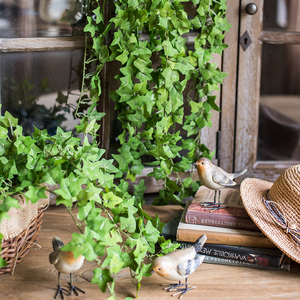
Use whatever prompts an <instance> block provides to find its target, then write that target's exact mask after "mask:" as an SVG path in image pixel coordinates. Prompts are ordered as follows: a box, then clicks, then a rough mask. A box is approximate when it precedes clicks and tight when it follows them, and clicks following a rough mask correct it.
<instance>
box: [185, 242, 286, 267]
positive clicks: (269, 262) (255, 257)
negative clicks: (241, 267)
mask: <svg viewBox="0 0 300 300" xmlns="http://www.w3.org/2000/svg"><path fill="white" fill-rule="evenodd" d="M192 244H193V243H187V242H180V249H184V248H187V247H190V246H191V245H192ZM264 250H265V249H264ZM265 251H267V250H265ZM199 254H203V255H208V256H213V257H219V258H222V259H230V260H233V261H240V262H245V263H248V264H253V265H261V266H265V267H273V268H279V267H280V265H281V261H282V257H283V255H284V254H283V253H282V252H279V253H278V255H274V254H266V253H263V252H259V251H254V250H252V249H250V248H248V249H243V248H239V247H232V246H228V245H213V244H205V245H204V246H203V247H202V249H201V250H200V251H199Z"/></svg>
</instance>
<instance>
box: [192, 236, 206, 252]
mask: <svg viewBox="0 0 300 300" xmlns="http://www.w3.org/2000/svg"><path fill="white" fill-rule="evenodd" d="M206 240H207V237H206V235H205V234H203V235H201V236H200V237H199V239H198V240H197V241H196V242H195V244H194V248H195V250H196V252H199V251H200V249H201V248H202V247H203V245H204V244H205V242H206Z"/></svg>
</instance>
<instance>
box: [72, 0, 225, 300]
mask: <svg viewBox="0 0 300 300" xmlns="http://www.w3.org/2000/svg"><path fill="white" fill-rule="evenodd" d="M108 2H112V1H107V0H103V1H97V0H94V1H92V3H91V9H90V11H89V13H88V16H87V25H86V26H85V28H84V31H85V32H86V33H87V34H88V35H89V36H90V37H91V38H92V44H91V46H90V47H89V46H88V44H87V47H88V51H86V53H85V57H84V60H85V61H84V83H85V85H86V87H85V89H84V87H83V89H82V96H81V98H80V99H79V101H78V108H77V110H76V114H77V115H82V116H83V117H82V120H81V130H84V131H86V132H87V131H88V128H87V126H90V127H91V128H94V129H95V128H96V126H97V123H96V121H97V120H99V119H101V118H102V117H103V114H101V115H100V114H99V113H98V112H97V111H96V107H97V103H98V101H99V99H100V95H101V81H100V73H101V71H102V69H103V67H104V65H105V64H106V63H108V62H111V61H119V62H120V64H121V65H122V66H121V67H120V72H119V74H118V75H117V76H116V79H118V80H119V82H120V85H119V87H118V89H117V90H115V91H112V92H111V98H112V99H113V100H114V101H115V103H116V109H118V111H119V112H120V113H119V114H118V120H119V121H120V122H121V124H122V133H121V134H120V135H119V137H118V138H119V141H120V148H119V150H118V152H119V153H118V154H114V155H113V157H114V159H115V161H116V162H117V168H118V170H119V171H118V176H119V177H122V176H123V174H127V177H128V178H130V179H132V180H135V177H136V175H140V174H141V171H142V170H143V168H144V164H143V162H142V158H143V156H145V155H146V156H151V157H152V162H151V163H149V165H151V166H153V172H151V173H150V174H149V176H153V177H155V179H156V180H160V179H162V180H163V182H164V187H163V189H161V190H160V192H159V196H158V197H157V198H156V199H155V201H154V204H159V205H160V204H168V203H169V202H170V201H172V202H175V203H179V204H182V199H184V198H186V197H188V196H190V195H192V194H194V193H195V192H196V191H197V189H198V187H199V182H195V181H193V180H192V179H191V178H190V177H189V178H186V179H184V180H181V178H180V175H179V173H180V172H187V171H190V170H191V165H192V163H193V162H195V160H197V159H198V158H199V156H200V155H202V156H207V157H212V156H213V153H210V152H209V150H208V149H207V148H206V147H205V145H203V144H202V142H201V135H200V131H201V129H202V128H204V127H207V126H208V127H209V126H211V125H212V124H211V116H212V112H211V111H212V110H217V111H219V107H218V106H217V105H216V103H215V100H216V96H213V92H214V91H216V90H218V89H219V84H221V83H222V81H223V78H224V77H225V76H226V74H225V73H223V72H221V71H220V69H219V68H218V67H217V65H216V64H213V63H211V59H212V55H213V54H214V53H217V54H220V55H221V54H222V51H223V50H224V49H225V48H226V47H227V45H225V44H224V43H223V39H224V31H228V29H229V27H230V25H229V24H228V22H227V20H226V17H225V12H226V9H227V7H226V5H225V2H226V1H225V0H219V1H216V0H201V1H200V0H192V1H191V2H192V3H193V5H194V7H195V11H197V15H196V16H195V17H194V18H193V19H189V18H188V15H187V13H186V11H185V8H184V5H183V4H182V2H189V1H186V0H173V1H170V0H144V1H140V0H115V1H113V5H114V7H115V14H114V17H113V18H111V19H109V20H108V21H106V18H105V17H106V15H105V10H106V5H108V4H109V3H108ZM110 5H112V3H110ZM191 30H194V31H196V32H198V34H197V35H196V36H195V39H194V49H193V50H188V49H187V47H186V40H185V39H184V38H183V35H184V34H185V33H188V32H190V31H191ZM142 33H143V34H146V35H147V36H148V38H147V39H146V40H145V39H141V34H142ZM110 34H111V35H112V39H111V42H110V43H109V45H107V38H108V37H109V35H110ZM154 56H157V57H159V65H158V66H155V67H154V65H153V62H152V59H153V57H154ZM90 64H94V65H95V68H94V70H93V71H92V72H88V71H87V69H88V66H89V65H90ZM191 81H192V82H193V84H194V90H195V95H194V96H193V98H191V97H187V98H186V99H184V97H183V92H184V90H185V89H186V87H187V83H188V82H191ZM87 92H89V96H87V95H86V93H87ZM87 103H91V106H90V107H89V109H88V113H87V114H86V115H83V114H82V113H81V112H80V111H81V110H82V109H81V108H82V107H86V104H87ZM186 106H188V107H189V109H186ZM87 120H89V121H91V120H92V124H89V125H87V124H88V123H87V122H86V121H87ZM176 125H177V126H176ZM178 125H180V126H181V127H182V129H181V131H180V130H178V129H177V127H178ZM183 135H186V136H187V137H188V138H187V139H183V138H182V136H183ZM181 153H186V154H184V155H181ZM178 157H179V158H180V159H179V160H178ZM176 159H177V161H176ZM174 173H175V174H176V173H177V174H178V176H177V177H176V179H175V180H172V179H171V178H170V175H171V174H174ZM127 189H128V182H126V181H124V180H123V179H121V184H120V185H119V187H118V188H116V190H115V192H114V193H111V194H110V195H111V196H112V197H113V198H115V197H117V198H116V199H120V197H121V198H123V202H120V203H119V202H118V201H117V202H115V203H112V204H110V205H111V207H110V206H107V205H106V206H105V205H104V206H103V207H102V209H103V210H104V211H105V212H106V214H107V216H108V217H109V222H108V223H107V226H106V227H107V228H106V227H105V228H104V229H103V230H104V233H106V234H108V236H111V226H113V228H114V230H115V231H114V237H115V238H112V237H111V238H109V241H110V242H111V243H108V244H106V246H108V248H107V249H106V253H107V258H106V259H105V260H104V262H102V261H101V260H100V259H96V260H97V262H98V266H99V267H98V268H97V269H95V270H94V278H93V280H92V282H93V283H97V284H98V285H99V287H100V289H101V290H102V291H103V292H104V291H105V290H106V287H108V288H109V290H110V292H111V295H112V299H113V298H114V297H115V292H114V284H115V274H117V273H118V272H119V271H120V270H121V269H123V268H125V267H129V269H130V272H131V275H132V278H133V282H134V283H135V284H136V287H137V291H138V290H139V289H140V286H141V285H140V281H141V280H142V278H143V276H149V275H150V274H149V269H150V266H151V263H148V264H144V259H145V258H146V257H148V258H150V259H151V257H152V256H153V255H154V252H155V248H154V245H155V244H156V243H157V242H159V243H160V246H161V251H162V252H164V253H167V252H169V251H173V250H174V249H175V247H176V245H172V244H171V243H170V241H165V240H164V238H162V237H160V236H159V233H160V232H161V230H162V226H163V224H162V223H160V221H159V219H158V217H156V218H154V219H153V218H150V217H149V216H148V215H147V214H146V213H145V212H144V211H143V209H142V200H141V199H139V198H135V197H130V196H129V194H128V193H127ZM143 191H144V187H143V181H141V183H140V184H139V185H138V186H137V187H136V195H141V194H142V193H143ZM114 195H115V196H114ZM106 200H109V199H106ZM108 202H109V201H108ZM81 210H82V211H84V212H85V208H81ZM96 210H97V209H96V208H93V209H91V210H90V211H88V212H86V214H85V217H84V218H83V219H82V216H79V217H80V221H81V222H85V224H86V225H87V227H88V228H89V227H90V226H91V223H90V222H91V220H92V219H93V216H94V215H95V214H97V211H96ZM93 230H96V229H95V226H93ZM98 234H100V233H99V232H98ZM101 234H102V233H101ZM124 234H125V237H126V238H125V241H124V240H123V239H122V238H121V236H122V235H123V236H124ZM118 235H120V239H118V238H116V237H117V236H118ZM112 241H114V242H112ZM117 242H121V243H122V244H121V246H119V245H118V244H117ZM85 243H86V244H89V242H88V241H85ZM93 243H94V242H93ZM100 243H102V244H103V241H100ZM77 244H78V241H76V239H72V242H71V243H70V244H69V248H68V249H69V250H71V249H74V247H76V245H77ZM102 244H101V245H102ZM90 247H91V248H95V247H96V248H97V246H95V245H94V244H93V246H91V245H90ZM94 250H95V249H94ZM94 250H93V251H94ZM91 251H92V250H91ZM79 252H80V251H79ZM79 252H78V253H79ZM93 253H94V252H93ZM108 266H109V267H110V268H109V269H108V268H107V267H108Z"/></svg>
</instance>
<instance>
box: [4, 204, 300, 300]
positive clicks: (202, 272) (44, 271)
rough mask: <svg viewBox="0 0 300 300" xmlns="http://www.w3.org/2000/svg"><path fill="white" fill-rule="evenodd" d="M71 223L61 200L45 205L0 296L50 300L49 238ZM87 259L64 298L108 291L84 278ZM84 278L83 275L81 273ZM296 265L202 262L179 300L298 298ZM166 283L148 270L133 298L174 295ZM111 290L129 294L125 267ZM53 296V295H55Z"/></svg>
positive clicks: (174, 210)
mask: <svg viewBox="0 0 300 300" xmlns="http://www.w3.org/2000/svg"><path fill="white" fill-rule="evenodd" d="M144 209H145V210H146V212H147V213H149V214H150V215H151V216H155V215H156V214H158V215H159V217H160V218H161V220H162V221H163V222H167V221H168V220H171V219H172V218H174V217H175V216H176V215H177V214H178V212H179V211H180V210H181V209H182V208H180V207H179V206H173V205H170V206H163V207H156V206H151V205H149V206H144ZM74 231H76V226H75V225H74V222H73V220H72V218H71V217H70V215H69V214H68V213H67V211H66V209H65V208H63V206H58V207H50V208H49V209H48V211H46V213H45V216H44V218H43V225H42V230H41V233H40V239H39V241H38V243H39V245H40V246H41V248H39V247H38V246H34V247H33V249H32V250H31V252H30V253H29V254H28V255H27V256H26V257H25V259H24V260H23V262H22V263H20V264H19V265H18V266H17V268H16V271H15V274H14V275H13V276H12V275H9V274H3V275H0V280H1V299H2V298H3V299H9V300H23V299H30V300H40V299H44V300H53V299H54V295H55V292H56V288H57V272H56V270H55V269H54V267H53V265H50V263H49V261H48V255H49V253H50V252H51V251H52V245H51V240H52V237H53V236H55V235H57V236H59V237H61V238H62V240H63V241H64V242H68V241H69V240H70V239H71V235H72V232H74ZM94 267H95V265H94V263H93V262H88V261H85V262H84V265H83V267H82V268H81V269H80V270H79V271H78V272H76V273H75V285H76V286H78V287H80V288H82V289H83V290H84V291H85V292H86V294H85V295H84V294H80V296H79V297H76V296H75V295H73V296H71V297H66V299H79V300H102V299H107V298H108V297H109V293H108V292H106V293H105V294H102V292H101V291H100V290H99V288H98V286H97V285H95V284H91V283H90V282H89V281H90V280H91V279H92V277H93V272H92V270H93V268H94ZM84 278H85V279H84ZM68 279H69V276H68V275H65V274H64V275H63V276H62V280H63V281H62V285H63V286H64V287H66V286H67V283H66V280H68ZM299 280H300V265H298V264H296V263H293V264H292V266H291V271H290V272H283V271H271V270H264V269H252V268H246V267H236V266H222V265H212V264H205V263H203V264H202V265H201V266H200V267H199V268H198V269H197V270H196V272H195V273H193V274H192V275H191V276H189V282H190V283H191V284H192V285H193V286H194V285H196V286H197V288H196V289H194V290H191V291H189V292H187V294H185V296H184V298H183V299H185V300H192V299H195V300H196V299H197V300H199V299H205V300H208V299H226V300H227V299H228V300H241V299H247V300H252V299H253V300H257V299H299V298H300V287H299ZM168 283H170V282H169V281H167V280H164V279H162V278H161V277H159V276H158V275H156V274H154V275H152V276H151V277H147V278H144V279H143V281H142V287H141V289H140V291H139V297H138V299H141V300H153V299H154V298H155V299H164V300H169V299H173V298H174V299H177V298H176V297H171V295H172V293H168V292H166V291H164V290H163V289H162V287H161V286H160V284H168ZM116 296H117V297H118V298H119V299H124V298H125V297H134V296H135V286H134V285H133V284H132V282H131V277H130V275H129V270H128V269H125V270H123V271H121V272H120V273H119V274H118V275H117V279H116ZM58 299H59V298H58Z"/></svg>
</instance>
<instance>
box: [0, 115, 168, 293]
mask: <svg viewBox="0 0 300 300" xmlns="http://www.w3.org/2000/svg"><path fill="white" fill-rule="evenodd" d="M87 119H89V118H88V117H87ZM90 119H92V121H90V122H89V123H88V122H85V121H84V122H85V123H84V122H83V121H82V124H81V125H79V126H78V132H83V134H84V138H83V140H81V139H80V138H76V137H74V136H73V135H72V133H71V132H65V131H64V130H62V129H61V128H60V127H58V128H57V131H56V134H55V135H53V136H50V135H49V133H48V132H47V130H39V129H38V128H35V131H34V133H33V134H32V135H31V136H24V135H23V131H22V127H21V126H19V125H18V119H16V118H14V117H13V116H12V115H11V114H10V113H9V112H5V115H4V116H0V167H1V168H0V222H1V221H2V220H3V219H7V218H9V216H8V214H7V212H8V211H9V209H10V208H11V207H17V208H18V207H19V206H18V201H17V200H16V199H14V198H13V197H12V195H13V194H15V193H23V194H24V196H25V198H26V199H27V201H31V202H33V203H35V202H36V201H38V200H39V199H40V198H45V197H46V195H45V190H46V187H44V186H43V185H42V183H47V184H50V185H57V189H56V190H55V191H53V193H54V194H55V195H56V196H57V204H63V205H65V206H66V208H67V210H68V211H69V212H70V214H71V215H72V217H73V219H74V220H75V222H76V224H77V226H78V228H79V231H80V233H73V235H72V240H71V242H70V243H69V244H67V245H66V246H65V247H64V250H72V251H73V252H74V255H75V257H77V256H79V255H83V256H84V257H85V258H86V259H87V260H90V261H92V260H95V261H96V262H97V264H98V268H96V269H95V270H94V278H93V280H92V282H93V283H96V284H98V285H99V287H100V289H101V290H102V291H103V292H105V290H106V288H107V287H108V288H109V289H110V291H111V292H112V295H114V292H113V287H114V283H115V278H116V276H115V275H116V274H117V273H118V272H119V271H120V270H121V269H123V268H126V267H129V268H130V269H131V271H132V277H133V281H134V283H135V284H136V285H137V287H139V286H140V284H139V282H140V281H141V280H142V277H143V276H146V275H149V269H150V264H149V263H148V264H144V258H145V256H148V255H149V254H150V255H153V254H154V252H155V244H156V242H157V240H158V237H159V235H160V233H161V230H162V227H163V224H162V223H161V222H160V221H159V219H158V217H155V218H154V219H153V218H151V217H149V216H148V215H147V214H146V213H144V212H143V210H142V206H141V203H140V201H138V200H137V199H138V198H137V199H136V198H135V196H132V195H130V194H129V193H128V191H127V189H128V183H127V182H126V183H125V181H122V183H121V184H120V185H119V186H117V185H115V183H114V178H115V174H116V173H117V172H118V171H119V170H118V169H117V168H116V167H115V166H114V165H113V160H107V159H105V158H104V157H103V154H104V152H105V151H104V150H103V149H100V148H99V147H98V146H99V145H98V144H97V142H96V135H93V136H92V137H91V139H90V140H91V142H89V139H88V134H87V133H85V130H86V128H89V132H91V133H94V132H96V131H97V129H98V128H99V126H98V125H97V123H96V122H93V120H95V119H94V118H93V117H92V118H90ZM82 125H84V126H82ZM143 191H144V189H143V186H141V187H137V188H136V195H137V197H139V196H140V195H141V194H142V193H143ZM76 206H77V207H78V213H77V215H74V213H73V209H74V208H75V207H76ZM0 238H1V239H2V238H3V236H2V235H1V234H0ZM105 254H106V255H107V256H106V258H105V259H104V258H103V256H104V255H105ZM4 265H5V261H4V260H3V259H0V267H2V266H4Z"/></svg>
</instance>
